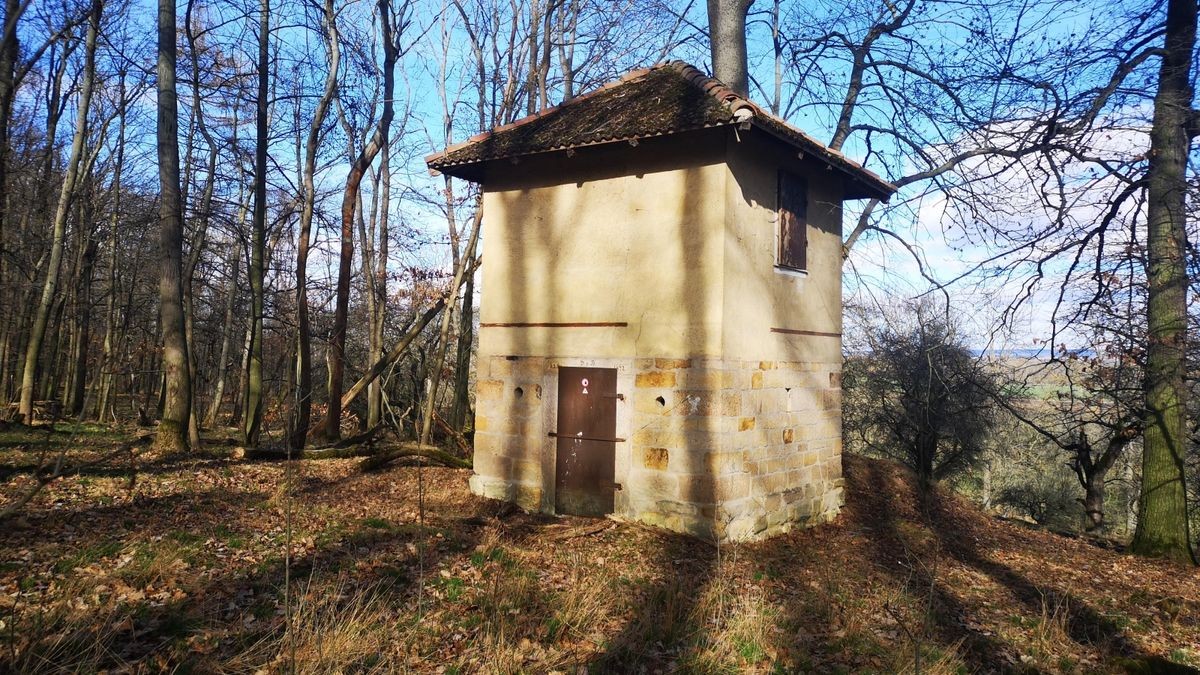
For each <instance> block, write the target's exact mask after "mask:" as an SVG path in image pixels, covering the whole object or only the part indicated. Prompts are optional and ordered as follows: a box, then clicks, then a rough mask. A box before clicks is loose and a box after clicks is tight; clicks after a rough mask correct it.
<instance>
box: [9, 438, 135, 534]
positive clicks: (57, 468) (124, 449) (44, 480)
mask: <svg viewBox="0 0 1200 675" xmlns="http://www.w3.org/2000/svg"><path fill="white" fill-rule="evenodd" d="M153 440H154V434H144V435H142V436H138V437H137V438H135V439H133V440H132V441H129V442H128V443H125V444H123V445H121V446H120V447H118V448H117V449H115V450H113V451H111V452H107V453H105V454H103V455H101V456H99V457H97V458H96V459H93V460H91V461H89V462H84V463H82V464H75V465H73V466H65V465H64V462H63V460H64V459H66V455H67V449H66V448H63V449H62V451H61V452H59V455H58V459H57V460H56V461H55V463H54V468H53V469H52V470H50V471H46V470H45V468H44V467H42V468H39V469H38V470H37V471H35V472H34V475H33V478H34V481H35V482H34V484H33V485H32V486H30V488H29V489H28V490H26V491H25V494H23V495H21V496H20V497H18V498H17V499H16V500H14V501H13V502H12V503H11V504H8V505H7V506H5V507H4V508H3V509H2V510H0V521H3V520H5V519H7V518H9V517H10V516H12V515H14V514H16V513H17V512H18V511H20V510H21V509H23V508H25V505H26V504H28V503H29V502H30V501H31V500H32V499H33V498H34V497H36V496H37V495H38V493H39V492H41V491H42V489H44V488H45V487H46V486H47V485H49V484H51V483H53V482H54V481H56V480H58V479H59V478H62V477H63V476H66V475H69V474H73V473H79V472H80V471H84V470H86V469H90V468H92V467H94V466H99V465H100V464H104V463H105V462H107V461H109V460H110V459H113V458H115V457H119V456H120V455H123V454H126V453H128V454H130V455H131V456H132V455H133V454H134V452H133V451H134V448H138V447H144V446H149V445H150V442H151V441H153Z"/></svg>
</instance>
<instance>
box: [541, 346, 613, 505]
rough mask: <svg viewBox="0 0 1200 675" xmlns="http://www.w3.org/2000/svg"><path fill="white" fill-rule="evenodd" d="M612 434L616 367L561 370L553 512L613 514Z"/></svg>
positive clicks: (559, 371) (559, 376) (559, 374)
mask: <svg viewBox="0 0 1200 675" xmlns="http://www.w3.org/2000/svg"><path fill="white" fill-rule="evenodd" d="M616 433H617V371H616V369H615V368H559V369H558V431H557V432H555V436H557V438H558V444H557V445H558V452H557V462H556V464H555V479H556V482H555V491H554V510H555V511H556V512H558V513H570V514H575V515H580V516H602V515H604V514H606V513H612V512H613V491H614V490H615V489H616V487H617V486H616V484H615V483H614V482H613V478H614V468H615V463H616Z"/></svg>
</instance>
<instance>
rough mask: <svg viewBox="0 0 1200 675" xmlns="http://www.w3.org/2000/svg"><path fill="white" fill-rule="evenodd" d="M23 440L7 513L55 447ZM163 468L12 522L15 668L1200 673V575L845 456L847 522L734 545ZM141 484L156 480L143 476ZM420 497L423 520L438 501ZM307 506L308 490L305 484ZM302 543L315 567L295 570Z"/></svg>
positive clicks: (482, 505)
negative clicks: (1023, 523) (1032, 525)
mask: <svg viewBox="0 0 1200 675" xmlns="http://www.w3.org/2000/svg"><path fill="white" fill-rule="evenodd" d="M62 430H63V431H64V432H66V433H56V434H53V435H51V434H46V433H44V432H36V433H34V434H28V433H26V434H20V435H17V434H12V433H9V434H5V435H0V504H2V503H6V502H8V501H9V500H11V499H13V498H15V497H16V496H17V495H18V494H20V493H21V492H22V490H24V489H25V488H26V487H27V486H28V485H29V484H30V482H31V481H32V478H31V474H32V472H33V471H35V470H36V467H37V466H38V465H39V464H44V463H45V462H46V461H47V459H48V458H52V457H53V456H54V450H55V449H56V448H61V447H64V446H65V447H67V448H69V450H70V452H69V456H70V457H71V458H73V459H75V460H76V461H84V460H86V458H88V457H91V456H96V455H97V454H100V453H103V452H105V450H106V449H107V448H111V447H116V446H118V445H119V444H120V443H121V442H122V441H123V440H125V439H126V438H127V436H123V435H122V434H120V433H114V432H112V431H111V430H107V429H104V428H96V427H72V428H62ZM222 450H223V449H222V448H219V447H218V448H214V449H213V450H212V451H210V452H209V453H202V454H197V455H192V456H188V457H175V458H162V457H152V456H145V455H143V456H140V457H138V458H137V459H136V461H134V462H133V463H134V464H135V465H136V468H137V471H136V473H131V472H130V461H129V460H114V463H112V464H108V465H104V466H98V467H93V468H90V469H88V470H86V471H83V472H81V473H79V474H77V475H70V476H68V477H66V478H63V479H61V480H59V481H57V482H55V483H53V484H51V485H50V486H49V487H47V488H46V489H45V490H44V491H43V492H42V493H41V494H39V495H38V496H37V497H36V498H35V499H34V500H33V501H32V502H31V503H30V504H29V505H28V507H27V508H26V509H25V510H24V511H23V512H22V514H21V515H19V516H17V517H16V518H12V519H9V520H8V521H7V522H5V523H3V524H0V671H2V672H9V671H14V672H56V671H61V672H75V671H85V672H87V671H96V670H101V669H107V670H109V671H111V672H162V671H176V672H248V673H254V672H288V671H290V670H291V667H292V666H293V665H294V666H295V670H296V671H298V672H334V671H339V670H340V671H343V672H364V671H365V672H373V671H378V672H396V671H399V672H404V671H414V672H446V673H474V672H503V673H515V672H530V673H544V672H561V673H576V672H581V669H586V672H591V673H596V672H705V673H708V672H711V673H722V672H728V673H734V672H764V673H768V672H780V673H783V672H809V671H815V672H880V673H892V672H934V673H936V672H1022V671H1028V672H1039V671H1040V672H1079V673H1092V672H1127V671H1130V672H1194V671H1193V670H1191V668H1190V667H1189V666H1196V665H1200V576H1198V575H1197V573H1196V572H1195V571H1193V570H1183V569H1180V568H1177V567H1172V566H1169V565H1163V564H1158V563H1153V562H1147V561H1143V560H1139V559H1135V558H1132V557H1128V556H1125V555H1121V554H1119V553H1116V552H1113V551H1109V550H1105V549H1103V548H1099V547H1097V546H1095V545H1093V544H1090V543H1087V542H1085V541H1082V540H1075V539H1067V538H1063V537H1059V536H1056V535H1052V534H1048V533H1043V532H1036V531H1031V530H1028V529H1025V528H1023V527H1020V526H1018V525H1014V524H1009V523H1005V522H1001V521H998V520H995V519H992V518H989V517H986V516H984V515H982V514H980V513H978V512H977V511H976V510H974V509H973V507H971V506H969V505H967V504H965V503H964V502H962V501H961V500H959V499H957V498H956V497H954V496H952V495H945V494H942V495H935V496H934V497H932V498H930V499H928V500H926V501H925V502H923V503H922V502H920V501H918V500H917V499H915V498H914V497H913V484H912V482H911V480H910V479H909V476H908V475H907V474H906V473H905V472H904V471H903V470H901V469H899V468H898V467H896V466H895V465H892V464H889V463H886V462H878V461H871V460H864V459H857V458H847V461H846V468H847V507H846V509H845V510H844V513H843V515H842V516H840V517H839V519H838V521H837V522H836V523H835V524H833V525H829V526H823V527H819V528H815V529H812V530H806V531H802V532H796V533H793V534H790V535H787V536H782V537H777V538H774V539H772V540H770V541H768V542H763V543H758V544H754V545H746V546H736V547H734V546H725V547H721V548H720V549H718V548H716V547H714V546H711V545H708V544H705V543H702V542H698V541H695V540H692V539H689V538H686V537H682V536H677V535H673V534H670V533H665V532H661V531H657V530H653V529H650V528H646V527H642V526H638V525H632V524H618V523H612V522H610V521H590V520H583V519H570V518H568V519H554V518H547V517H540V516H531V515H526V514H523V513H521V512H519V511H516V510H514V509H512V508H510V507H507V506H505V505H501V504H498V503H495V502H489V501H485V500H481V499H478V498H476V497H473V496H471V495H470V494H469V493H468V492H467V489H466V482H467V476H468V472H466V471H458V470H448V469H430V468H426V469H423V470H422V471H421V472H420V473H418V470H417V469H416V468H414V467H396V468H393V469H390V470H387V471H384V472H381V473H374V474H364V473H362V472H360V471H359V469H358V463H357V461H356V460H313V461H299V462H295V463H293V464H292V466H291V467H288V466H286V465H285V464H284V463H269V462H254V461H247V460H231V459H227V458H225V457H224V456H223V454H224V453H223V452H220V451H222ZM131 476H133V477H132V478H131ZM419 485H420V486H421V487H422V488H423V489H421V490H420V493H421V495H422V497H423V505H424V509H423V514H424V517H423V519H422V509H421V508H420V505H419V496H418V493H419V490H418V486H419ZM289 486H290V489H289ZM289 541H290V542H291V549H290V559H285V557H286V553H287V551H288V546H287V543H288V542H289Z"/></svg>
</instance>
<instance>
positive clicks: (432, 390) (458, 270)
mask: <svg viewBox="0 0 1200 675" xmlns="http://www.w3.org/2000/svg"><path fill="white" fill-rule="evenodd" d="M482 227H483V200H482V199H481V200H480V202H479V204H478V205H477V206H476V208H475V221H474V222H473V223H472V224H471V236H470V237H469V238H468V240H467V250H466V251H465V252H464V253H463V255H462V256H461V257H460V258H459V259H458V264H457V265H456V266H455V270H454V283H453V284H452V285H451V286H450V292H449V305H448V307H447V308H446V313H445V314H444V315H442V326H441V330H439V331H438V343H437V353H436V355H435V356H434V358H433V364H432V365H431V366H430V370H431V372H432V375H431V376H430V377H429V380H430V381H429V385H428V387H427V389H426V392H425V406H424V412H423V413H422V415H421V436H420V442H421V443H428V442H429V434H430V433H431V432H432V430H433V409H434V406H435V405H436V403H437V391H438V384H439V383H440V382H441V375H442V364H444V363H445V362H446V348H447V346H448V344H447V343H448V342H449V340H450V321H451V319H453V318H454V305H455V304H457V300H458V289H459V287H460V286H462V282H463V278H464V275H466V274H467V273H468V270H469V271H470V273H471V274H474V273H475V266H474V264H473V263H474V260H475V246H476V244H478V242H479V231H480V230H481V229H482Z"/></svg>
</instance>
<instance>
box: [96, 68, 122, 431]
mask: <svg viewBox="0 0 1200 675" xmlns="http://www.w3.org/2000/svg"><path fill="white" fill-rule="evenodd" d="M118 87H119V89H118V93H119V95H120V99H121V113H120V114H121V117H120V120H119V121H118V123H117V157H116V160H115V162H114V165H113V183H112V193H113V197H112V199H113V203H112V215H111V216H110V217H109V224H108V227H109V232H108V247H109V249H108V297H107V298H105V302H104V317H105V318H104V341H103V343H102V344H103V347H102V348H101V349H102V351H101V352H100V394H99V397H98V399H99V400H98V402H97V407H96V420H97V421H100V422H103V421H104V420H105V417H106V413H107V412H108V406H109V396H110V395H111V394H112V389H113V382H114V381H115V379H116V378H115V376H114V375H113V373H112V372H111V371H112V370H113V368H115V366H116V364H115V359H114V358H113V354H114V349H113V348H114V344H113V343H114V340H115V339H116V323H117V291H118V290H119V289H118V288H117V248H118V247H117V242H118V241H119V239H118V237H117V234H118V230H119V229H120V225H121V172H122V170H123V169H124V166H125V72H124V71H122V72H121V74H120V82H119V84H118Z"/></svg>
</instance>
